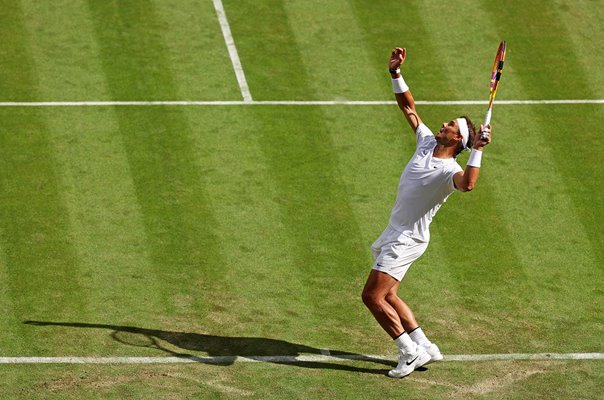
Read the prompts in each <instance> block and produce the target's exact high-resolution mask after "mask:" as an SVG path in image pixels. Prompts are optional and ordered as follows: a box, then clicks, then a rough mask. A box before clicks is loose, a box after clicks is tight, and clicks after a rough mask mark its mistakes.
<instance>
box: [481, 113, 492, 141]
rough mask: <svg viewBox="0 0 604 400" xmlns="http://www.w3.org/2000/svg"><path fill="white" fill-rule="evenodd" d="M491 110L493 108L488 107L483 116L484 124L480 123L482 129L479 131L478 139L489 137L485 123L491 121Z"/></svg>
mask: <svg viewBox="0 0 604 400" xmlns="http://www.w3.org/2000/svg"><path fill="white" fill-rule="evenodd" d="M492 111H493V109H492V108H489V109H488V110H487V115H485V117H484V124H482V126H483V130H482V132H480V139H482V140H487V138H488V137H489V133H488V131H487V125H488V124H490V123H491V113H492Z"/></svg>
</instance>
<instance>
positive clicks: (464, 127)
mask: <svg viewBox="0 0 604 400" xmlns="http://www.w3.org/2000/svg"><path fill="white" fill-rule="evenodd" d="M457 126H459V132H460V133H461V144H463V148H464V149H465V148H467V146H466V145H467V144H468V137H470V131H469V130H468V123H467V121H466V119H465V118H457Z"/></svg>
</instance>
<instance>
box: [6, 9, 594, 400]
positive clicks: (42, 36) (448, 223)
mask: <svg viewBox="0 0 604 400" xmlns="http://www.w3.org/2000/svg"><path fill="white" fill-rule="evenodd" d="M224 6H225V9H226V12H227V16H228V18H229V22H230V24H231V30H232V32H233V36H234V39H235V42H236V45H237V48H238V50H239V55H240V57H241V61H242V64H243V68H244V70H245V73H246V77H247V79H248V82H249V86H250V90H251V93H252V96H253V98H254V99H255V100H337V99H347V100H388V99H392V94H391V88H390V82H389V78H388V75H387V74H386V73H385V65H386V59H387V57H388V53H389V50H390V49H391V48H392V47H393V46H396V45H403V46H406V47H407V48H408V60H407V62H406V64H405V66H404V72H405V77H406V80H407V82H408V83H409V84H410V86H411V88H412V90H413V92H414V94H415V97H416V99H418V100H476V99H485V97H486V94H487V92H488V90H487V89H486V87H485V83H486V82H485V80H486V77H487V76H488V68H489V67H490V63H491V61H492V57H493V55H494V54H493V53H494V51H495V49H496V45H497V43H498V41H499V40H500V39H502V38H505V39H506V40H507V42H508V46H509V50H508V61H507V64H506V70H505V72H504V77H503V78H502V79H503V80H502V86H501V89H500V93H498V98H499V99H535V100H540V99H582V98H588V99H589V98H591V99H595V98H598V97H601V96H600V94H601V93H602V89H604V72H603V71H602V70H601V68H600V66H601V65H602V63H603V62H604V59H603V57H604V56H603V54H604V52H602V51H601V50H602V41H601V40H600V39H599V38H602V37H604V35H603V32H602V28H601V25H600V23H599V21H600V20H601V18H600V17H602V12H603V8H602V7H600V6H599V4H598V2H591V1H587V0H585V1H578V2H573V3H572V7H571V5H570V4H569V3H567V2H563V1H554V2H545V1H535V2H531V3H530V4H525V2H517V1H510V2H506V3H505V7H501V5H497V6H495V5H490V4H489V3H488V2H482V1H480V2H479V1H467V0H465V1H462V0H458V1H451V2H446V3H445V2H440V1H422V2H396V3H393V2H387V1H383V0H379V1H374V2H365V1H356V0H349V1H344V0H333V1H329V2H320V1H314V0H313V1H308V0H307V1H301V0H296V1H289V0H288V1H277V0H267V1H239V0H238V1H235V0H224ZM0 22H1V23H0V38H2V40H1V41H0V57H1V59H2V75H0V101H3V102H5V101H72V100H75V101H84V100H241V94H240V91H239V88H238V85H237V81H236V79H235V75H234V73H233V71H232V66H231V62H230V59H229V56H228V53H227V50H226V47H225V44H224V40H223V38H222V33H221V31H220V26H219V24H218V21H217V18H216V15H215V11H214V9H213V5H212V2H211V1H209V0H208V1H202V2H194V1H175V0H173V1H131V2H128V4H125V3H123V2H113V1H110V2H98V1H88V2H66V1H59V2H52V3H47V2H34V1H20V2H7V1H4V2H1V4H0ZM419 111H420V113H421V116H422V118H423V119H424V121H425V122H426V123H427V124H428V125H429V126H430V127H433V128H436V127H437V126H438V124H440V123H441V122H442V121H446V120H449V119H451V118H452V117H454V116H457V115H460V114H468V115H470V116H471V118H472V119H473V120H474V121H475V122H477V123H478V122H480V121H481V120H482V116H483V113H484V111H485V110H484V106H421V107H419ZM601 114H602V105H600V104H582V105H496V106H495V110H494V117H493V125H494V131H493V144H492V145H491V146H490V147H489V148H488V149H487V150H486V152H485V157H484V162H483V165H484V167H483V169H482V172H481V178H480V181H479V183H478V186H477V188H476V189H475V190H474V191H473V192H472V193H470V194H459V193H456V194H454V195H453V196H452V197H451V198H450V199H449V201H448V202H447V204H446V205H445V206H444V207H443V208H442V209H441V211H440V212H439V214H438V215H437V217H436V219H435V222H434V225H433V228H432V243H431V245H430V247H429V249H428V251H427V252H426V254H425V255H424V256H423V257H422V258H421V259H420V260H419V261H418V262H417V263H416V265H415V266H414V268H412V269H411V271H410V272H409V274H408V276H407V277H406V278H405V282H404V284H403V285H402V288H401V295H402V297H404V298H406V299H408V301H409V303H410V305H411V306H412V307H413V308H414V310H415V311H416V314H417V317H418V319H419V321H420V323H421V325H422V326H423V327H424V329H425V330H426V332H427V333H428V335H429V336H430V337H431V338H432V339H433V340H434V341H435V342H437V343H438V344H439V346H440V347H441V350H443V352H444V353H445V354H490V353H544V352H555V353H575V352H603V351H604V342H603V340H602V338H603V337H604V324H603V323H602V321H603V320H604V315H603V312H602V310H603V303H604V302H603V299H604V292H603V289H602V287H603V286H602V283H604V279H603V278H604V271H603V266H604V246H603V245H602V243H603V242H604V227H603V226H602V224H601V222H600V219H601V218H600V216H601V215H602V213H603V212H604V200H603V198H604V190H603V189H602V185H601V183H600V182H601V177H602V176H603V175H604V164H602V162H601V160H600V159H601V157H600V155H599V151H598V149H599V146H598V140H599V139H600V138H601V137H602V134H603V132H602V126H601V122H600V121H601ZM0 121H2V128H1V129H0V191H1V193H2V196H1V197H0V281H1V282H2V283H3V284H2V285H0V314H1V315H2V318H1V319H0V329H1V330H2V335H0V356H1V357H7V356H12V357H25V356H41V357H46V356H47V357H54V356H56V357H61V356H99V357H103V356H168V355H174V354H189V355H195V356H208V355H211V356H223V355H227V356H246V355H247V356H251V355H259V356H262V355H296V354H319V353H320V349H325V348H327V349H331V350H332V351H336V352H337V351H339V352H344V353H352V354H384V355H388V354H393V350H394V348H393V345H392V343H391V342H390V340H389V339H388V337H387V335H386V334H385V333H384V332H383V331H382V330H381V329H380V328H379V326H378V325H377V323H376V322H375V321H374V320H373V318H372V317H371V315H370V314H369V312H368V311H367V310H366V309H365V308H364V306H363V304H362V302H361V300H360V292H361V289H362V287H363V285H364V282H365V279H366V277H367V275H368V273H369V268H370V264H371V256H370V252H369V246H370V244H371V243H372V241H373V240H374V239H375V238H376V237H377V236H378V235H379V233H380V232H381V230H382V229H383V228H384V227H385V225H386V223H387V220H388V216H389V213H390V209H391V207H392V204H393V201H394V196H395V190H396V184H397V182H398V179H399V176H400V173H401V171H402V168H403V167H404V164H405V162H406V161H407V159H408V158H409V157H410V155H411V154H412V152H413V149H414V138H413V135H412V134H411V132H410V130H409V129H408V127H407V126H406V124H405V122H404V121H403V118H402V116H401V114H400V111H399V110H398V109H397V107H396V106H395V105H381V106H345V105H339V106H310V105H309V106H267V105H248V106H230V107H229V106H205V107H178V106H154V107H69V108H67V107H45V108H26V107H0ZM466 158H467V155H462V156H461V157H460V163H461V164H462V165H464V164H465V160H466ZM26 321H37V322H34V323H26ZM149 338H154V340H155V342H154V343H153V344H151V342H150V339H149ZM603 366H604V364H603V363H602V361H601V360H598V361H596V360H586V361H542V362H536V361H535V362H533V361H515V362H512V361H500V362H463V363H461V362H450V363H441V364H436V365H434V366H430V368H429V369H428V370H427V371H423V372H417V373H415V374H413V375H412V376H410V377H409V378H407V379H404V380H390V379H388V378H386V377H385V376H384V373H385V371H386V370H387V369H388V368H389V367H390V365H389V364H388V365H385V364H384V363H380V362H367V361H365V362H360V361H359V362H348V361H343V362H334V363H325V362H307V363H299V364H294V365H279V364H272V363H235V364H233V365H206V364H199V365H190V364H187V365H180V364H179V365H140V366H138V365H0V381H2V382H3V384H2V385H1V386H0V397H2V398H10V399H13V398H14V399H21V398H22V399H30V398H49V399H50V398H52V399H59V398H68V399H69V398H73V399H78V398H93V397H96V398H115V399H118V398H125V397H131V398H151V397H153V398H165V399H170V398H175V399H176V398H178V399H182V398H241V397H249V398H284V397H289V398H314V397H325V398H338V397H339V398H350V399H353V398H366V399H371V398H386V397H397V396H401V397H402V396H404V397H407V398H443V397H452V398H485V399H487V398H489V399H490V398H493V399H495V398H512V399H514V398H519V399H520V398H554V397H559V398H567V397H571V396H572V397H574V398H585V399H589V398H596V397H598V395H599V382H601V381H602V380H603V379H604V368H603Z"/></svg>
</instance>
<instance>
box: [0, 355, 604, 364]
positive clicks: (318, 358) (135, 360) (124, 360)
mask: <svg viewBox="0 0 604 400" xmlns="http://www.w3.org/2000/svg"><path fill="white" fill-rule="evenodd" d="M396 360H397V357H396V356H384V355H361V354H355V355H333V354H332V355H326V354H324V355H300V356H245V357H244V356H208V357H203V356H199V357H198V356H183V357H0V364H182V363H201V364H217V365H220V364H223V365H224V364H228V365H230V364H234V363H248V362H268V363H281V364H295V363H304V362H343V361H345V362H350V361H392V362H395V361H396ZM506 360H525V361H546V360H604V353H535V354H532V353H527V354H457V355H445V356H444V359H443V361H446V362H471V361H506Z"/></svg>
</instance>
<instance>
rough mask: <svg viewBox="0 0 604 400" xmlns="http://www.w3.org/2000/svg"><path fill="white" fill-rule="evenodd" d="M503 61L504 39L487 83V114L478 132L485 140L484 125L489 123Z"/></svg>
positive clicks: (486, 134) (485, 131)
mask: <svg viewBox="0 0 604 400" xmlns="http://www.w3.org/2000/svg"><path fill="white" fill-rule="evenodd" d="M504 61H505V40H502V41H501V43H499V48H498V49H497V55H496V56H495V62H494V63H493V70H492V71H491V83H490V84H489V108H488V109H487V114H486V116H485V117H484V124H483V127H484V129H483V131H482V132H481V133H480V138H481V139H482V140H486V139H487V138H488V136H489V134H488V132H487V130H486V127H487V125H488V124H490V123H491V114H492V113H493V100H495V95H496V94H497V89H498V88H499V80H500V79H501V72H502V71H503V62H504Z"/></svg>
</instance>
